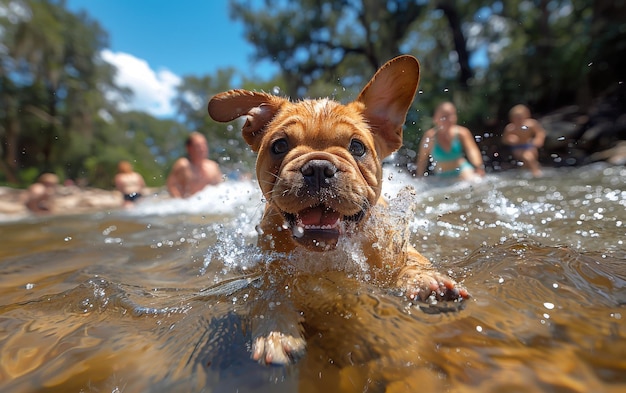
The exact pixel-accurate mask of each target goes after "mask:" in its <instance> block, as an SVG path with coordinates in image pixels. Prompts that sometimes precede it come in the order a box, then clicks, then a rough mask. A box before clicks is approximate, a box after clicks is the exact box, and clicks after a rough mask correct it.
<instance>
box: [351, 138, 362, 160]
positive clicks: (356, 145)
mask: <svg viewBox="0 0 626 393" xmlns="http://www.w3.org/2000/svg"><path fill="white" fill-rule="evenodd" d="M348 150H349V151H350V154H352V155H353V156H356V157H363V156H364V155H365V145H364V144H363V142H361V141H360V140H358V139H353V140H351V141H350V148H349V149H348Z"/></svg>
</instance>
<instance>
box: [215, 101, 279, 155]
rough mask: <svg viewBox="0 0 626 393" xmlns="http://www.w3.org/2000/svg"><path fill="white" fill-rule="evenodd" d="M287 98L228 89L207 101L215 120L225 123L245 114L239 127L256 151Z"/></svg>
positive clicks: (244, 137) (247, 141)
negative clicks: (244, 121)
mask: <svg viewBox="0 0 626 393" xmlns="http://www.w3.org/2000/svg"><path fill="white" fill-rule="evenodd" d="M286 101H287V100H286V99H284V98H280V97H277V96H274V95H271V94H266V93H257V92H252V91H247V90H230V91H226V92H224V93H220V94H217V95H215V96H214V97H213V98H211V100H210V101H209V107H208V110H209V115H210V116H211V118H212V119H213V120H215V121H219V122H222V123H226V122H229V121H232V120H235V119H236V118H238V117H240V116H244V115H245V116H246V123H245V124H244V125H243V127H242V128H241V134H242V135H243V139H244V140H245V141H246V143H247V144H248V145H250V147H251V148H252V150H253V151H258V150H259V147H260V145H261V139H262V138H263V134H264V133H265V129H266V126H267V123H269V122H270V121H271V120H272V119H273V118H274V116H275V115H276V113H277V112H278V111H279V110H280V107H281V106H282V105H283V104H284V103H285V102H286Z"/></svg>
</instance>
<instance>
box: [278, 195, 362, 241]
mask: <svg viewBox="0 0 626 393" xmlns="http://www.w3.org/2000/svg"><path fill="white" fill-rule="evenodd" d="M363 215H364V212H363V211H360V212H359V213H357V214H355V215H352V216H344V215H342V214H341V213H340V212H338V211H336V210H333V209H331V208H329V207H326V206H324V205H318V206H314V207H310V208H307V209H304V210H302V211H300V212H298V213H297V214H291V213H285V218H286V220H287V224H288V225H289V228H290V229H291V233H292V234H293V237H294V239H295V240H296V241H297V242H298V243H300V244H302V245H304V246H306V247H308V248H310V249H316V250H320V251H322V250H327V249H330V248H334V247H335V245H336V244H337V241H338V239H339V235H340V234H341V233H342V232H343V231H344V230H345V227H344V225H343V224H344V223H346V222H358V221H360V220H361V218H363Z"/></svg>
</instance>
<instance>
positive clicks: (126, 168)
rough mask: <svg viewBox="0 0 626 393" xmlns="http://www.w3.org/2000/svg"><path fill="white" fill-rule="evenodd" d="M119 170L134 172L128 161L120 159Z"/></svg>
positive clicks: (121, 171) (120, 171)
mask: <svg viewBox="0 0 626 393" xmlns="http://www.w3.org/2000/svg"><path fill="white" fill-rule="evenodd" d="M117 171H118V172H119V173H132V172H133V166H132V165H131V164H130V162H128V161H120V162H119V163H118V164H117Z"/></svg>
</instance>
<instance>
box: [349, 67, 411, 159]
mask: <svg viewBox="0 0 626 393" xmlns="http://www.w3.org/2000/svg"><path fill="white" fill-rule="evenodd" d="M419 78H420V70H419V62H418V61H417V59H416V58H415V57H413V56H408V55H405V56H398V57H396V58H394V59H392V60H389V61H388V62H387V63H385V65H383V66H382V67H381V68H380V69H379V70H378V71H377V72H376V74H375V75H374V77H373V78H372V79H371V80H370V81H369V83H368V84H367V86H365V87H364V88H363V90H362V91H361V93H360V94H359V97H358V98H357V102H361V103H362V104H364V105H365V110H364V116H365V118H366V119H367V121H368V122H369V124H370V126H371V127H372V132H373V133H374V135H376V136H377V137H378V138H379V139H380V141H381V143H380V147H381V150H382V151H381V152H380V154H381V155H382V157H381V158H384V157H387V156H388V155H390V154H391V153H393V152H394V151H396V150H398V149H399V148H400V146H402V127H403V126H404V122H405V120H406V114H407V112H408V111H409V108H410V107H411V103H412V102H413V98H414V97H415V92H416V91H417V85H418V83H419Z"/></svg>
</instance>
